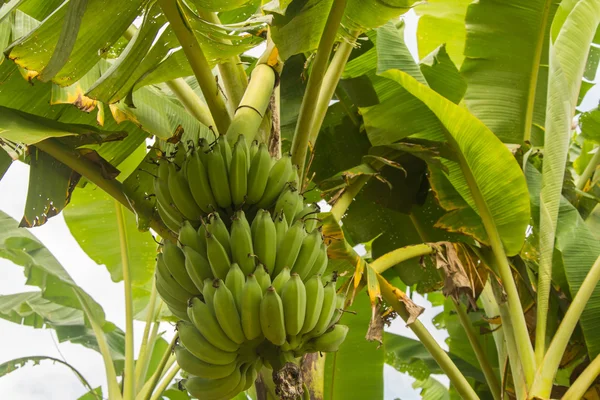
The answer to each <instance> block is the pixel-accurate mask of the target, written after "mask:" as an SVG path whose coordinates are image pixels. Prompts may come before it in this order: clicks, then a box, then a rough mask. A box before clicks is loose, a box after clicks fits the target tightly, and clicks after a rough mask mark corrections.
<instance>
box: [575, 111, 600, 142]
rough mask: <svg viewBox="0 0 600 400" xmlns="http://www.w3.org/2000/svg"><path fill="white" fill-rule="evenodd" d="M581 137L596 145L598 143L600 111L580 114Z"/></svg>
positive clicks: (599, 139)
mask: <svg viewBox="0 0 600 400" xmlns="http://www.w3.org/2000/svg"><path fill="white" fill-rule="evenodd" d="M579 126H580V127H581V135H582V136H583V137H584V138H586V139H588V140H593V141H594V142H596V143H600V110H593V111H590V112H586V113H582V114H581V116H580V117H579Z"/></svg>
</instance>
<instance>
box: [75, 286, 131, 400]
mask: <svg viewBox="0 0 600 400" xmlns="http://www.w3.org/2000/svg"><path fill="white" fill-rule="evenodd" d="M75 295H76V296H77V298H78V299H79V302H80V303H81V306H82V308H83V312H84V313H85V315H86V316H87V318H88V320H89V322H90V325H91V326H92V330H93V331H94V336H96V341H97V342H98V350H100V354H101V355H102V360H103V361H104V370H105V372H106V383H107V386H108V398H109V399H110V400H122V399H123V396H122V395H121V387H120V385H119V381H118V380H117V372H116V371H115V364H114V362H113V359H112V356H111V355H110V349H109V348H108V343H107V341H106V336H105V335H104V330H102V327H101V326H100V325H99V324H98V321H97V320H96V317H95V316H94V315H93V314H92V312H91V311H90V309H89V307H88V305H87V303H86V301H85V299H83V298H82V297H81V296H80V295H79V294H78V293H77V291H75Z"/></svg>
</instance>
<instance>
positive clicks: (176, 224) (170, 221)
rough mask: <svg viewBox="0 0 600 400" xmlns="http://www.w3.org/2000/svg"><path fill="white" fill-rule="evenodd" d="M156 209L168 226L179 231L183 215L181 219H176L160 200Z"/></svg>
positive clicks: (174, 230)
mask: <svg viewBox="0 0 600 400" xmlns="http://www.w3.org/2000/svg"><path fill="white" fill-rule="evenodd" d="M156 209H157V210H158V216H159V217H160V219H161V220H162V222H164V223H165V225H166V226H167V228H169V229H170V230H172V231H173V232H178V231H179V228H181V224H182V222H183V217H181V218H180V219H175V218H174V217H173V216H172V215H171V214H169V213H168V212H167V211H165V208H164V207H163V205H162V204H161V203H160V202H158V201H157V202H156Z"/></svg>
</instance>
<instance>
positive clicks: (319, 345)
mask: <svg viewBox="0 0 600 400" xmlns="http://www.w3.org/2000/svg"><path fill="white" fill-rule="evenodd" d="M347 334H348V327H347V326H346V325H336V326H334V327H333V328H332V329H331V330H330V331H328V332H325V333H324V334H323V335H321V336H319V337H316V338H314V339H312V340H311V341H310V342H308V343H307V345H306V347H307V349H310V350H312V351H322V352H334V351H338V350H339V348H340V345H341V344H342V343H343V342H344V340H345V339H346V335H347Z"/></svg>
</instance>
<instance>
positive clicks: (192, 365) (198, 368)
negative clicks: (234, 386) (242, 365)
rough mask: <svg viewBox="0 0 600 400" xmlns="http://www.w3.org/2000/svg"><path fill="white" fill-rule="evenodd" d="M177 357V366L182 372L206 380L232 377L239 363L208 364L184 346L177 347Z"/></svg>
mask: <svg viewBox="0 0 600 400" xmlns="http://www.w3.org/2000/svg"><path fill="white" fill-rule="evenodd" d="M175 357H177V364H179V366H180V367H181V369H182V370H184V371H185V372H187V373H189V374H192V375H194V376H199V377H200V378H205V379H220V378H225V377H226V376H228V375H231V373H232V372H233V370H234V369H235V368H236V367H237V363H235V362H232V363H229V364H226V365H215V364H209V363H206V362H204V361H202V360H200V359H199V358H198V357H196V356H194V355H193V354H192V353H190V352H189V351H188V350H186V348H185V347H183V346H175Z"/></svg>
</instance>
